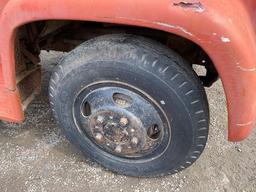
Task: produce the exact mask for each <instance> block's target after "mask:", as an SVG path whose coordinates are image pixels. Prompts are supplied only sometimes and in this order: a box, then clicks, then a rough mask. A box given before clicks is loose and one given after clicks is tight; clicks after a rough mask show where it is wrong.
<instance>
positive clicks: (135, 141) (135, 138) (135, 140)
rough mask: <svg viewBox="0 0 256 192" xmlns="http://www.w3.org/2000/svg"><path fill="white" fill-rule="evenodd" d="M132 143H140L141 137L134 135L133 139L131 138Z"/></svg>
mask: <svg viewBox="0 0 256 192" xmlns="http://www.w3.org/2000/svg"><path fill="white" fill-rule="evenodd" d="M131 142H132V144H134V145H138V143H139V139H138V138H137V137H133V138H132V140H131Z"/></svg>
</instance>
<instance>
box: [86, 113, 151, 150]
mask: <svg viewBox="0 0 256 192" xmlns="http://www.w3.org/2000/svg"><path fill="white" fill-rule="evenodd" d="M90 128H91V132H92V135H93V137H94V139H95V141H96V142H97V143H98V144H100V145H101V146H104V148H105V149H107V150H110V151H112V152H115V153H119V154H123V155H131V154H135V153H139V152H140V151H142V150H147V149H148V148H149V146H148V145H147V146H146V145H145V142H146V141H145V139H146V133H145V132H144V130H143V129H142V123H141V121H140V119H139V118H137V117H135V116H134V115H133V114H131V113H129V112H125V111H124V112H115V111H99V112H97V113H95V114H93V115H92V117H91V118H90Z"/></svg>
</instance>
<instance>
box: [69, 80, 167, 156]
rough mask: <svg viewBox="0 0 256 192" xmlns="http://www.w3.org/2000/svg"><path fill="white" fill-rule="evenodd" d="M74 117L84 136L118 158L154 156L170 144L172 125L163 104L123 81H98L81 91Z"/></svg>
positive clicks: (75, 104)
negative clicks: (161, 105)
mask: <svg viewBox="0 0 256 192" xmlns="http://www.w3.org/2000/svg"><path fill="white" fill-rule="evenodd" d="M73 117H74V121H75V122H76V125H77V129H78V130H79V132H80V133H81V134H83V135H84V138H85V139H89V141H90V142H91V143H92V144H93V145H94V146H96V147H97V148H99V149H101V150H102V151H103V152H105V153H107V154H110V155H112V156H115V157H121V158H125V159H144V160H145V159H149V158H150V159H153V158H157V157H159V156H161V154H162V153H163V152H164V151H165V149H166V148H167V146H168V145H169V144H170V139H171V131H170V125H169V122H168V119H167V118H166V115H165V113H164V112H163V110H162V108H161V107H160V105H159V104H158V103H157V102H156V101H155V100H153V99H152V98H151V97H150V96H148V95H147V94H146V93H144V92H143V91H141V90H139V89H138V88H135V87H132V86H130V85H127V84H122V83H120V82H97V83H94V84H91V85H89V86H87V87H86V88H84V89H83V90H81V91H80V93H79V94H78V95H77V97H76V98H75V102H74V108H73Z"/></svg>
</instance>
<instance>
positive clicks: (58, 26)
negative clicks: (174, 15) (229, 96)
mask: <svg viewBox="0 0 256 192" xmlns="http://www.w3.org/2000/svg"><path fill="white" fill-rule="evenodd" d="M115 33H127V34H134V35H139V36H144V37H147V38H151V39H153V40H156V41H159V42H161V43H162V44H165V45H166V46H168V47H169V48H171V49H173V50H174V51H176V52H177V53H179V54H180V55H181V56H182V57H183V58H184V59H186V60H187V61H188V63H189V64H190V65H200V66H203V67H204V68H205V69H206V72H205V74H203V75H202V76H200V75H199V77H200V79H201V80H202V82H203V84H204V85H205V86H211V85H212V84H213V83H214V82H215V81H216V80H217V79H218V74H217V71H216V69H215V67H214V65H213V62H212V60H211V59H210V57H209V56H208V55H207V53H206V52H205V51H204V50H203V49H202V48H201V47H200V46H198V45H197V44H195V43H194V42H192V41H190V40H188V39H185V38H183V37H180V36H177V35H174V34H170V33H167V32H164V31H160V30H155V29H150V28H144V27H136V26H127V25H119V24H111V23H100V22H85V21H69V20H61V21H59V20H58V21H56V20H46V21H36V22H32V23H28V24H26V25H23V26H21V27H19V28H18V30H17V32H16V39H15V59H16V76H17V77H16V78H17V79H18V80H17V87H18V89H19V91H20V94H21V100H22V103H23V104H24V108H25V107H26V105H27V104H28V103H29V101H31V100H32V96H34V95H35V93H37V92H39V90H40V89H39V88H38V87H39V85H40V80H41V79H40V67H39V63H40V57H39V55H40V52H41V50H46V51H51V50H54V51H62V52H69V51H71V50H72V49H74V48H75V47H77V46H78V45H80V44H81V43H83V42H84V41H86V40H89V39H91V38H94V37H97V36H100V35H105V34H115ZM31 95H32V96H31Z"/></svg>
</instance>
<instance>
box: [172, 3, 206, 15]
mask: <svg viewBox="0 0 256 192" xmlns="http://www.w3.org/2000/svg"><path fill="white" fill-rule="evenodd" d="M173 5H174V6H177V7H181V8H184V9H193V10H194V11H195V12H198V13H202V12H203V11H204V7H203V5H202V3H201V2H199V1H198V2H195V1H192V2H188V1H180V2H173Z"/></svg>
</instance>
